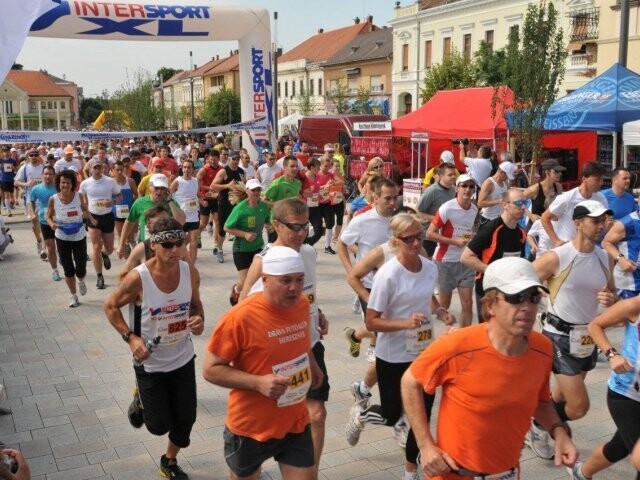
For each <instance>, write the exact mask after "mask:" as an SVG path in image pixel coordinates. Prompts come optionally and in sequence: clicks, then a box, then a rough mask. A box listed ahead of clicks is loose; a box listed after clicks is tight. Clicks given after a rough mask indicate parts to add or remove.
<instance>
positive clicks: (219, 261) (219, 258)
mask: <svg viewBox="0 0 640 480" xmlns="http://www.w3.org/2000/svg"><path fill="white" fill-rule="evenodd" d="M216 257H218V263H224V252H223V251H222V249H220V250H218V253H216Z"/></svg>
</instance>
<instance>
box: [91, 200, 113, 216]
mask: <svg viewBox="0 0 640 480" xmlns="http://www.w3.org/2000/svg"><path fill="white" fill-rule="evenodd" d="M110 208H111V201H110V200H105V199H103V198H90V199H89V211H90V212H91V213H95V214H96V215H104V214H106V213H109V209H110Z"/></svg>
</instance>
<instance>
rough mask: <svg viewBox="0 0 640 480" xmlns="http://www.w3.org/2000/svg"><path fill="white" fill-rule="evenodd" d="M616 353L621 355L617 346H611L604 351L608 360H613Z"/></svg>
mask: <svg viewBox="0 0 640 480" xmlns="http://www.w3.org/2000/svg"><path fill="white" fill-rule="evenodd" d="M616 355H620V353H619V352H618V350H616V348H615V347H611V348H610V349H609V350H607V351H606V352H604V356H605V357H607V360H611V359H612V358H613V357H615V356H616Z"/></svg>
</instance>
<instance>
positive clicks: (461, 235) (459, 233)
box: [453, 227, 520, 255]
mask: <svg viewBox="0 0 640 480" xmlns="http://www.w3.org/2000/svg"><path fill="white" fill-rule="evenodd" d="M453 238H455V239H462V240H467V241H469V240H471V229H470V228H465V227H454V229H453ZM518 255H520V254H519V253H518Z"/></svg>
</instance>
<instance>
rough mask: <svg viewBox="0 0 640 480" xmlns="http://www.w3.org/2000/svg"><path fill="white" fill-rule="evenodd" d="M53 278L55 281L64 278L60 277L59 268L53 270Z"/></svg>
mask: <svg viewBox="0 0 640 480" xmlns="http://www.w3.org/2000/svg"><path fill="white" fill-rule="evenodd" d="M51 280H53V281H54V282H59V281H60V280H62V278H61V277H60V273H58V270H54V271H53V272H51Z"/></svg>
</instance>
